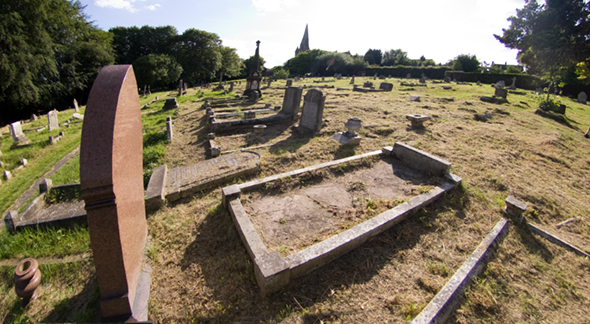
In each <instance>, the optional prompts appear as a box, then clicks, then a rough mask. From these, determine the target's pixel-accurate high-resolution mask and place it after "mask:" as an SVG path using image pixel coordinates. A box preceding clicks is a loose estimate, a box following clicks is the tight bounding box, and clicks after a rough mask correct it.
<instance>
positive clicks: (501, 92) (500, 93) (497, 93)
mask: <svg viewBox="0 0 590 324" xmlns="http://www.w3.org/2000/svg"><path fill="white" fill-rule="evenodd" d="M494 96H496V97H501V98H503V99H506V97H507V96H508V90H507V89H502V88H496V91H494Z"/></svg>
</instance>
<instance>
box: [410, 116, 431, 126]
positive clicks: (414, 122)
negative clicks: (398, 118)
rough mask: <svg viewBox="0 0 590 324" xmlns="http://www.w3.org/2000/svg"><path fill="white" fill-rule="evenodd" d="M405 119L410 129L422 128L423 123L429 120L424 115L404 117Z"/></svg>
mask: <svg viewBox="0 0 590 324" xmlns="http://www.w3.org/2000/svg"><path fill="white" fill-rule="evenodd" d="M406 119H407V120H409V121H410V122H411V124H410V125H409V126H410V127H424V122H425V121H427V120H430V116H426V115H420V114H415V115H406Z"/></svg>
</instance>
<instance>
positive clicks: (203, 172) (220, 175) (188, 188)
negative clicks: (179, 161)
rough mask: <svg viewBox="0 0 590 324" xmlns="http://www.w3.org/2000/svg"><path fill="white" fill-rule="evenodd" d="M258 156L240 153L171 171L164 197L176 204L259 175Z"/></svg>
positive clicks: (168, 175)
mask: <svg viewBox="0 0 590 324" xmlns="http://www.w3.org/2000/svg"><path fill="white" fill-rule="evenodd" d="M259 168H260V154H258V153H256V152H251V151H241V152H236V153H232V154H228V155H223V156H220V157H217V158H214V159H210V160H206V161H202V162H199V163H197V164H193V165H188V166H183V167H177V168H172V169H170V170H168V172H167V175H166V189H165V197H166V199H167V200H168V201H175V200H178V199H180V198H183V197H187V196H189V195H191V194H194V193H195V192H197V191H200V190H203V189H206V188H210V187H211V186H215V185H219V184H220V183H223V182H225V181H228V180H230V179H232V178H235V177H240V176H244V175H248V174H252V173H256V172H258V170H259Z"/></svg>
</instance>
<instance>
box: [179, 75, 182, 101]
mask: <svg viewBox="0 0 590 324" xmlns="http://www.w3.org/2000/svg"><path fill="white" fill-rule="evenodd" d="M178 96H179V97H182V79H180V80H179V81H178Z"/></svg>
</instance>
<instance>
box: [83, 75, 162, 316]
mask: <svg viewBox="0 0 590 324" xmlns="http://www.w3.org/2000/svg"><path fill="white" fill-rule="evenodd" d="M136 88H137V84H136V81H135V74H134V72H133V68H132V67H131V65H111V66H105V67H103V68H102V70H101V71H100V73H99V74H98V76H97V77H96V79H95V81H94V84H93V86H92V89H91V90H90V95H89V97H88V105H87V109H86V118H85V120H84V125H83V127H82V140H81V144H80V189H81V193H82V195H81V196H82V198H83V199H84V201H85V209H86V214H87V221H88V229H89V232H90V242H91V247H92V252H93V253H92V254H93V258H94V266H95V268H96V280H97V282H98V288H99V290H100V302H99V303H100V309H101V316H102V317H103V319H105V320H111V321H113V320H116V321H120V322H124V321H133V322H135V321H147V298H148V297H149V284H150V275H149V273H150V272H151V268H149V266H146V267H145V268H144V269H143V271H142V268H141V266H142V259H143V255H144V250H145V243H146V238H147V223H146V217H145V206H144V190H143V165H142V160H143V158H142V151H143V138H142V124H141V112H140V107H139V97H138V94H137V93H136V92H135V89H136Z"/></svg>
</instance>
